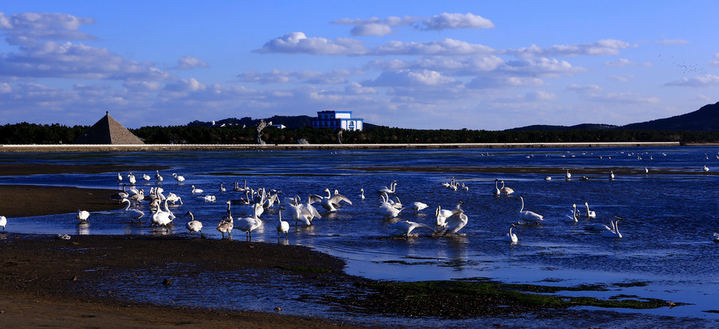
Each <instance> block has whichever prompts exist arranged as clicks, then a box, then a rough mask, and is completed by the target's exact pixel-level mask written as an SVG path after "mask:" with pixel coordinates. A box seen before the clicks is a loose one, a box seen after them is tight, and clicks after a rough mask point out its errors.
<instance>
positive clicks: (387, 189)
mask: <svg viewBox="0 0 719 329" xmlns="http://www.w3.org/2000/svg"><path fill="white" fill-rule="evenodd" d="M396 188H397V181H392V183H390V184H389V187H387V186H385V187H383V188H381V189H379V190H377V193H379V194H382V193H387V194H393V193H395V189H396Z"/></svg>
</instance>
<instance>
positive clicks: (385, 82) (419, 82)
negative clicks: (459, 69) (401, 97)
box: [364, 70, 455, 87]
mask: <svg viewBox="0 0 719 329" xmlns="http://www.w3.org/2000/svg"><path fill="white" fill-rule="evenodd" d="M454 81H455V80H454V79H453V78H451V77H445V76H442V74H441V73H439V72H437V71H431V70H419V71H410V70H401V71H388V72H382V74H380V76H379V77H377V79H375V80H373V81H369V82H367V83H365V84H364V85H367V86H372V87H376V86H382V87H407V86H436V85H442V84H448V83H452V82H454Z"/></svg>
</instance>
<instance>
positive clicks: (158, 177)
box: [155, 170, 164, 183]
mask: <svg viewBox="0 0 719 329" xmlns="http://www.w3.org/2000/svg"><path fill="white" fill-rule="evenodd" d="M155 179H157V181H158V182H160V183H162V181H163V180H164V178H162V176H160V171H159V170H155Z"/></svg>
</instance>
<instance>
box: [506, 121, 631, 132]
mask: <svg viewBox="0 0 719 329" xmlns="http://www.w3.org/2000/svg"><path fill="white" fill-rule="evenodd" d="M617 127H618V126H614V125H605V124H600V123H582V124H578V125H574V126H552V125H531V126H525V127H519V128H512V129H507V130H508V131H512V130H573V129H577V130H601V129H615V128H617Z"/></svg>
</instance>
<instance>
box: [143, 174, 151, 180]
mask: <svg viewBox="0 0 719 329" xmlns="http://www.w3.org/2000/svg"><path fill="white" fill-rule="evenodd" d="M142 180H144V181H149V180H150V175H148V174H142Z"/></svg>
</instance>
